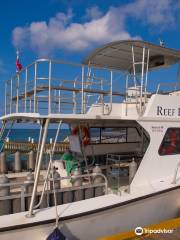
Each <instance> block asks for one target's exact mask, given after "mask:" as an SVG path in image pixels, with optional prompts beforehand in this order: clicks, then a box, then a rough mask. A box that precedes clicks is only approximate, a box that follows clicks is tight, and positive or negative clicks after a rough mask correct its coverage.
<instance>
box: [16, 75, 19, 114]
mask: <svg viewBox="0 0 180 240" xmlns="http://www.w3.org/2000/svg"><path fill="white" fill-rule="evenodd" d="M16 79H17V82H16V113H18V111H19V73H17V76H16Z"/></svg>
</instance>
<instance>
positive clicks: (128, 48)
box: [83, 40, 180, 72]
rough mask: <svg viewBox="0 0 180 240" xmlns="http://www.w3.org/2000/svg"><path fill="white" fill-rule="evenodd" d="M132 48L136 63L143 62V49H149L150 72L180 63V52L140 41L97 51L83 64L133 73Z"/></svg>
mask: <svg viewBox="0 0 180 240" xmlns="http://www.w3.org/2000/svg"><path fill="white" fill-rule="evenodd" d="M132 47H133V48H134V55H135V56H136V59H135V61H136V62H142V51H143V48H145V49H149V67H148V69H149V70H153V69H156V68H162V67H167V66H170V65H173V64H175V63H177V62H179V61H180V51H177V50H174V49H170V48H165V47H163V46H158V45H154V44H152V43H148V42H144V41H139V40H124V41H117V42H112V43H109V44H106V45H104V46H103V47H100V48H98V49H96V50H95V51H94V52H93V53H91V54H90V55H89V56H88V57H87V58H86V59H85V60H84V61H83V64H86V65H88V64H90V65H91V66H93V67H98V68H108V69H116V70H120V71H129V72H131V71H132V67H131V66H132ZM139 71H141V69H140V70H139Z"/></svg>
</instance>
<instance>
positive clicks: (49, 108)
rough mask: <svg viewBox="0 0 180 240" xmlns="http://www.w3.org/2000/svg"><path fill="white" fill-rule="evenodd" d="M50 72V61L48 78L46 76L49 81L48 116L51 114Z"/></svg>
mask: <svg viewBox="0 0 180 240" xmlns="http://www.w3.org/2000/svg"><path fill="white" fill-rule="evenodd" d="M51 71H52V62H51V60H50V61H49V76H48V81H49V95H48V114H50V113H51Z"/></svg>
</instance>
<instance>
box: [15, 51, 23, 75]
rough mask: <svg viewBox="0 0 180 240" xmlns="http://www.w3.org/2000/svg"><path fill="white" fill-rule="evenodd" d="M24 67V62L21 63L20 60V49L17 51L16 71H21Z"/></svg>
mask: <svg viewBox="0 0 180 240" xmlns="http://www.w3.org/2000/svg"><path fill="white" fill-rule="evenodd" d="M21 69H22V64H21V63H20V60H19V51H18V50H17V51H16V72H20V71H21Z"/></svg>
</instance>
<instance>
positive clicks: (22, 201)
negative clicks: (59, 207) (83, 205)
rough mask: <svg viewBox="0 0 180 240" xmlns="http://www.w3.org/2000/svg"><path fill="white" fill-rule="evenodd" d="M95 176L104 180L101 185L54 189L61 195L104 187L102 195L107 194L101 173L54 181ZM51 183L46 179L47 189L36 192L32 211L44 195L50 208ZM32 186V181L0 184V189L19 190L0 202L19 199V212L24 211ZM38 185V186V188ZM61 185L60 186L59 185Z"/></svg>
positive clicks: (40, 202)
mask: <svg viewBox="0 0 180 240" xmlns="http://www.w3.org/2000/svg"><path fill="white" fill-rule="evenodd" d="M96 176H101V177H102V178H103V179H104V182H102V183H94V184H89V183H87V184H83V185H82V186H79V187H76V186H71V187H63V188H59V189H55V192H56V193H62V192H67V191H76V190H80V189H87V188H96V187H104V194H107V192H108V181H107V178H106V177H105V176H104V175H103V174H101V173H92V174H83V175H78V176H67V177H60V178H59V179H55V181H60V182H61V181H63V180H71V179H76V178H87V177H96ZM52 181H53V179H51V178H48V180H47V189H43V191H38V192H37V194H36V196H38V197H39V202H38V203H37V204H36V206H34V208H33V209H37V208H39V207H40V205H41V204H42V201H43V198H44V195H45V194H46V195H47V200H48V201H47V205H48V206H50V203H49V199H50V197H49V196H50V194H53V190H52V189H51V188H50V183H51V182H52ZM43 183H44V181H39V185H42V184H43ZM33 184H34V181H25V182H13V183H3V184H2V183H0V188H6V187H9V188H14V187H15V188H20V193H19V191H18V192H13V194H10V195H6V196H0V201H5V200H13V199H17V198H20V209H21V211H22V212H23V211H25V210H26V208H25V205H26V203H25V202H26V198H27V197H29V198H30V197H31V196H32V192H27V187H28V186H30V185H31V186H32V185H33ZM39 185H38V186H39ZM60 185H61V184H60Z"/></svg>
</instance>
